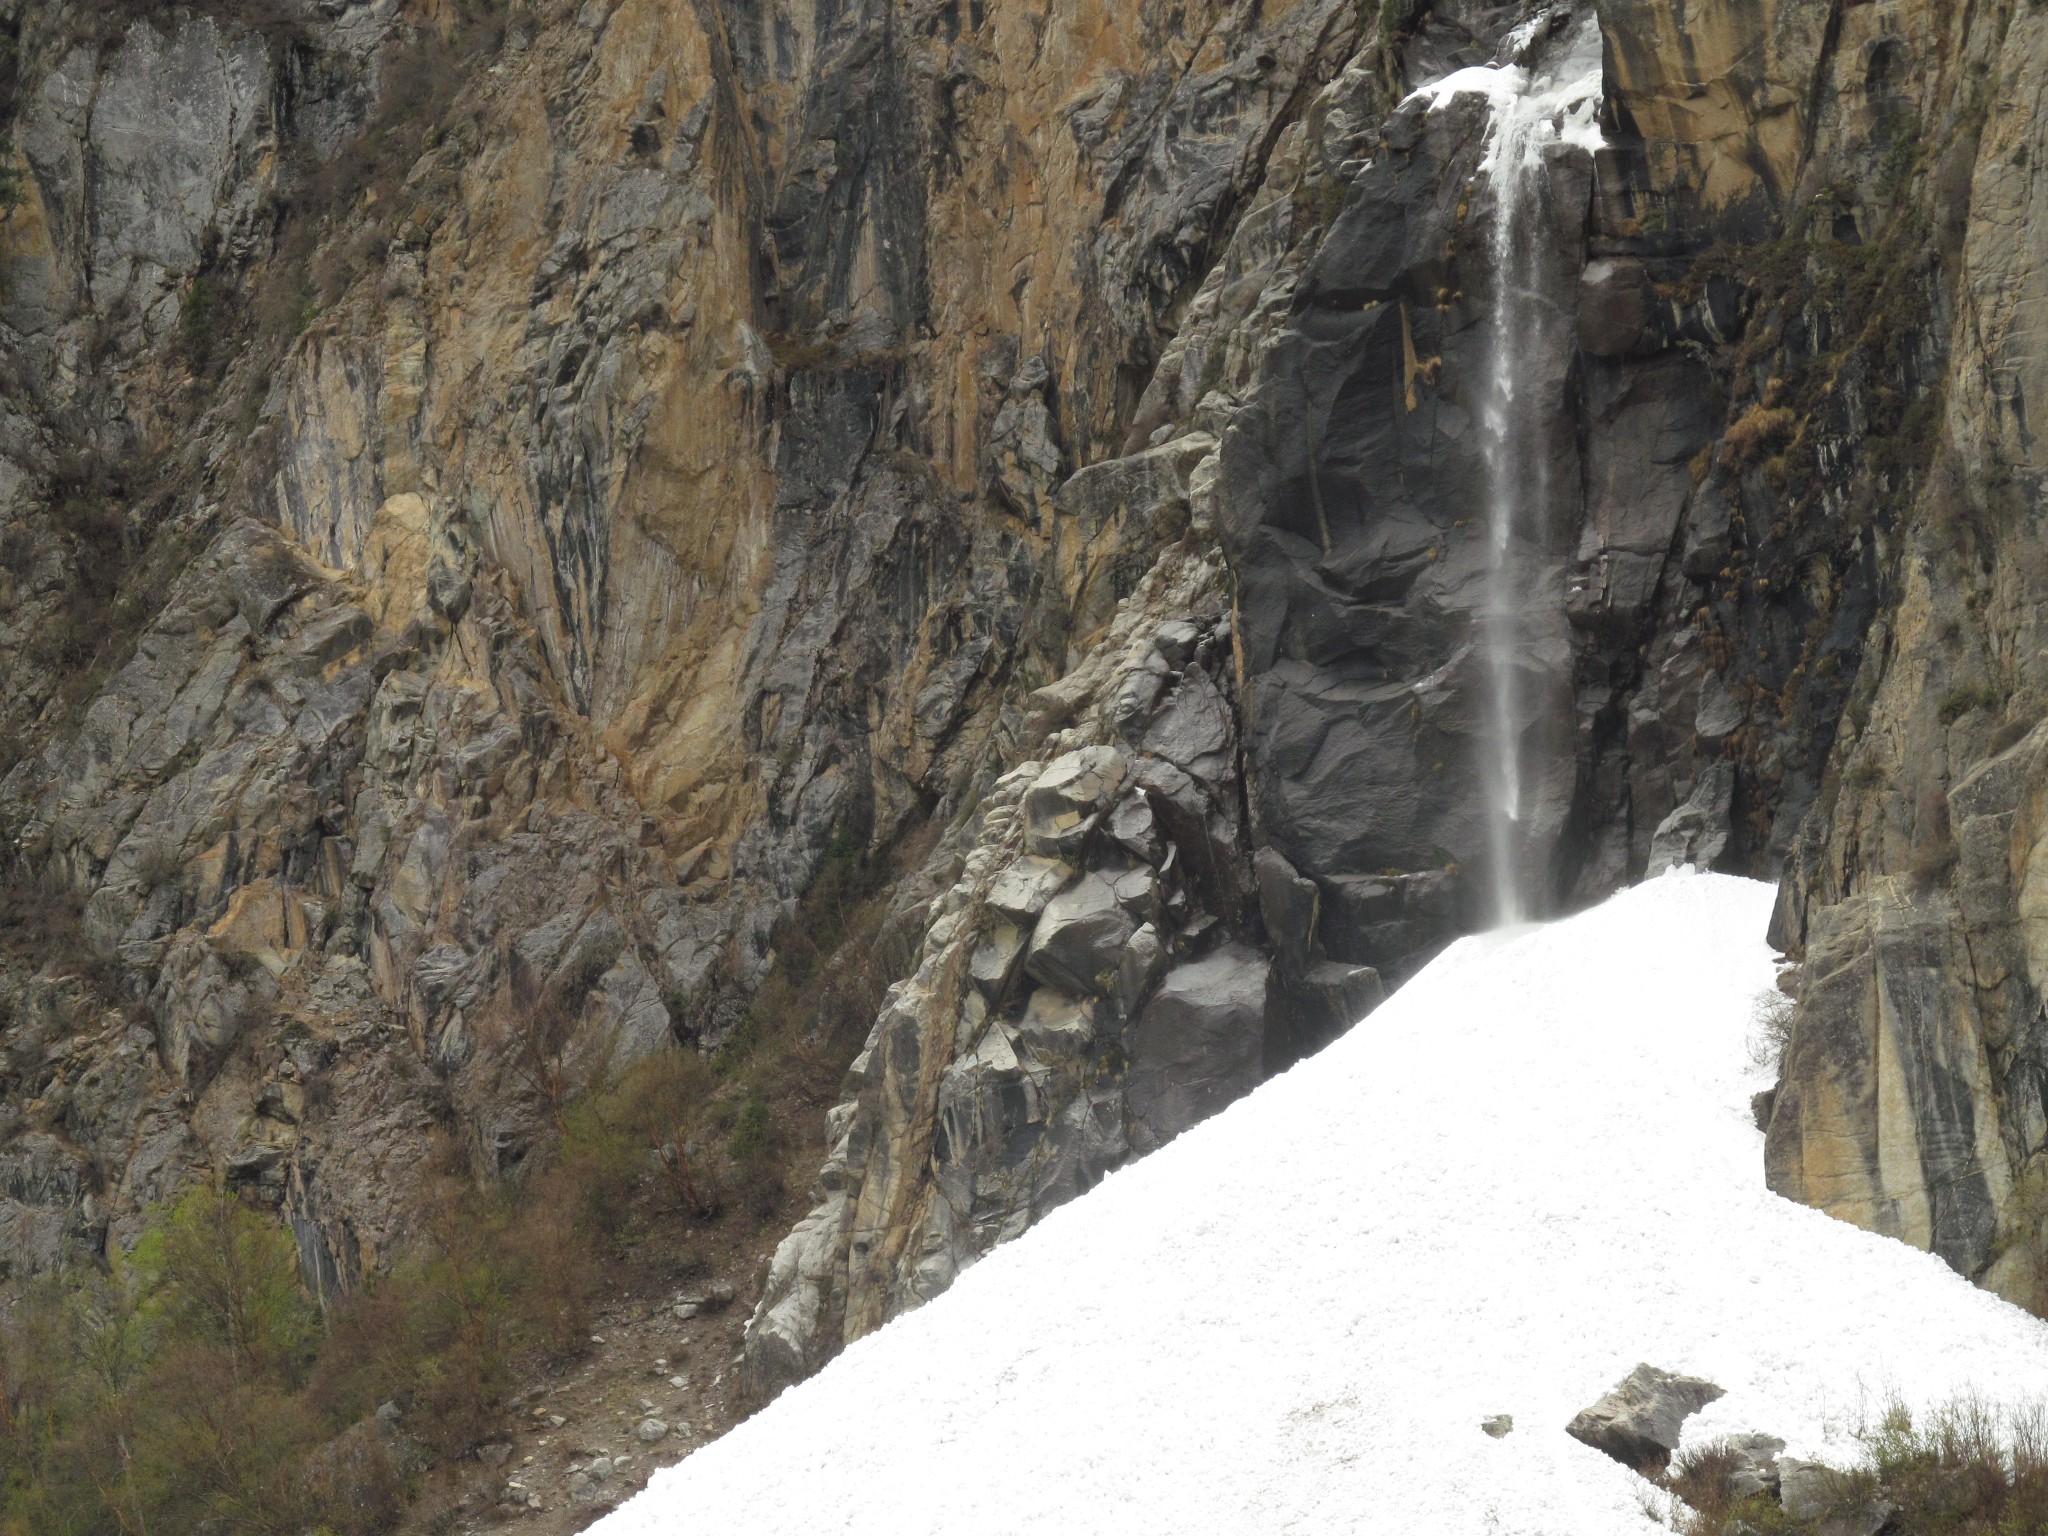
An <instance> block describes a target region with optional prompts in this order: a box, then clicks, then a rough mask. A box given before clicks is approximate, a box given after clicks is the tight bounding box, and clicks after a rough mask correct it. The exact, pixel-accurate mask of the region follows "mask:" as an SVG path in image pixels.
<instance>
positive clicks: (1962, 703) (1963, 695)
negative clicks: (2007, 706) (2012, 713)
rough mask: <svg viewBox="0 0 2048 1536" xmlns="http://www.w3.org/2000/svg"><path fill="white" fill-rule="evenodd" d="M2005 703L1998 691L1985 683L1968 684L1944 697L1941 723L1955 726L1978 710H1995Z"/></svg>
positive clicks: (1951, 690)
mask: <svg viewBox="0 0 2048 1536" xmlns="http://www.w3.org/2000/svg"><path fill="white" fill-rule="evenodd" d="M2004 702H2005V701H2004V700H2003V699H2002V698H2000V697H1999V695H1998V691H1997V690H1996V689H1994V688H1992V687H1990V686H1989V685H1988V684H1985V683H1967V684H1965V685H1964V686H1962V687H1960V688H1951V689H1950V690H1949V691H1948V692H1947V693H1945V694H1943V695H1942V699H1941V710H1940V714H1941V723H1942V724H1943V725H1954V724H1955V723H1956V722H1957V721H1958V720H1960V719H1962V718H1963V716H1965V715H1968V714H1974V713H1976V712H1977V711H1978V710H1980V709H1982V710H1995V709H1997V708H1998V707H1999V706H2000V705H2001V704H2003V703H2004Z"/></svg>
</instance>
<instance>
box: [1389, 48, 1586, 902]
mask: <svg viewBox="0 0 2048 1536" xmlns="http://www.w3.org/2000/svg"><path fill="white" fill-rule="evenodd" d="M1556 20H1557V13H1555V12H1544V13H1542V14H1539V15H1538V16H1536V17H1534V18H1533V19H1531V20H1530V21H1527V22H1524V23H1523V24H1522V25H1521V26H1519V27H1517V28H1516V29H1515V30H1514V32H1513V33H1511V34H1510V35H1509V37H1508V39H1507V41H1506V42H1505V43H1504V44H1503V45H1502V48H1501V56H1502V57H1503V58H1504V59H1505V60H1506V61H1507V62H1505V63H1501V64H1497V65H1490V66H1481V67H1477V68H1472V69H1461V70H1459V71H1457V72H1456V73H1454V74H1451V75H1448V76H1446V77H1445V78H1444V79H1442V80H1440V81H1438V82H1436V83H1435V84H1434V85H1430V86H1425V87H1424V88H1423V89H1422V90H1421V91H1418V92H1416V93H1415V94H1416V95H1418V96H1422V97H1425V98H1426V99H1427V100H1428V101H1429V104H1430V106H1431V108H1432V109H1434V108H1435V107H1436V106H1438V105H1440V104H1441V103H1443V102H1445V101H1448V100H1450V99H1451V98H1453V97H1456V96H1462V95H1466V94H1480V95H1484V96H1485V97H1486V98H1487V102H1488V121H1487V129H1486V140H1485V151H1484V155H1483V158H1482V159H1481V160H1480V162H1479V181H1480V182H1481V183H1482V184H1483V185H1484V186H1485V188H1486V189H1487V191H1488V192H1489V193H1490V194H1491V195H1490V197H1489V198H1487V199H1486V200H1485V201H1486V202H1487V203H1490V204H1491V208H1492V227H1491V229H1490V231H1489V238H1488V241H1487V252H1488V256H1489V258H1490V261H1491V264H1492V268H1493V271H1492V283H1493V312H1492V316H1491V322H1490V328H1489V334H1488V345H1487V351H1486V377H1485V379H1484V380H1483V382H1482V383H1481V386H1480V390H1479V399H1480V404H1479V411H1478V417H1479V428H1480V442H1481V451H1482V454H1483V457H1484V460H1485V467H1486V498H1487V506H1486V534H1487V544H1486V590H1485V597H1484V606H1483V608H1482V610H1481V613H1480V622H1479V643H1480V647H1481V651H1482V656H1483V660H1484V670H1485V675H1486V694H1487V696H1486V709H1485V729H1484V733H1483V736H1484V750H1485V752H1486V754H1487V757H1488V761H1487V763H1486V765H1485V771H1484V773H1483V776H1482V783H1483V786H1484V793H1485V797H1486V803H1485V815H1486V828H1487V850H1486V852H1487V863H1488V866H1489V869H1488V875H1489V878H1490V882H1491V886H1492V890H1491V895H1492V905H1493V913H1492V916H1493V919H1494V921H1495V922H1497V923H1501V924H1507V923H1518V922H1522V921H1524V920H1525V919H1526V918H1528V917H1530V916H1531V915H1532V912H1531V907H1532V902H1531V893H1530V890H1529V886H1530V879H1529V873H1530V865H1531V863H1532V859H1531V850H1530V849H1528V847H1527V846H1526V842H1527V836H1526V833H1525V831H1524V821H1523V813H1524V809H1525V806H1524V795H1523V771H1522V737H1523V734H1524V732H1525V731H1526V729H1527V727H1528V726H1529V724H1530V723H1531V722H1530V719H1529V714H1530V711H1531V708H1532V704H1531V700H1530V699H1529V698H1528V697H1527V696H1526V695H1527V693H1528V690H1526V689H1525V688H1524V687H1523V686H1522V682H1521V679H1522V667H1523V655H1522V653H1523V651H1524V649H1525V647H1526V645H1527V643H1528V640H1529V635H1528V632H1527V625H1526V622H1525V617H1524V613H1525V607H1526V604H1527V602H1528V600H1529V599H1530V597H1531V595H1532V594H1531V592H1530V590H1529V588H1530V581H1529V573H1530V572H1531V571H1532V569H1534V568H1535V567H1536V566H1537V564H1538V563H1539V561H1538V556H1539V554H1540V545H1541V542H1542V539H1543V535H1544V530H1545V528H1546V527H1547V524H1548V503H1549V492H1550V486H1549V452H1548V448H1547V444H1546V432H1545V427H1544V423H1545V419H1546V416H1547V415H1548V413H1550V412H1552V411H1555V410H1557V409H1558V408H1560V407H1561V405H1562V401H1559V400H1552V399H1548V398H1544V397H1543V396H1542V394H1541V392H1540V391H1538V390H1535V389H1532V388H1530V387H1529V384H1530V381H1532V380H1540V379H1541V378H1543V377H1544V373H1545V370H1544V368H1543V367H1542V366H1541V364H1542V361H1543V359H1542V357H1541V356H1540V355H1539V349H1541V348H1545V347H1551V346H1556V345H1559V344H1561V343H1560V341H1559V340H1558V338H1557V331H1558V326H1557V324H1556V323H1555V321H1556V316H1557V314H1558V305H1557V303H1556V301H1555V300H1554V299H1553V298H1550V297H1547V296H1546V295H1545V294H1544V292H1543V291H1542V290H1543V284H1542V280H1541V277H1542V272H1543V269H1544V264H1545V259H1546V255H1547V253H1548V252H1550V251H1552V250H1554V248H1555V243H1556V240H1557V237H1558V232H1557V226H1556V222H1555V219H1554V217H1553V213H1552V209H1551V206H1550V199H1549V196H1548V187H1549V177H1548V172H1547V157H1548V155H1549V153H1550V151H1551V149H1552V147H1553V146H1560V145H1568V146H1572V147H1574V148H1578V149H1581V150H1584V151H1588V152H1590V151H1591V150H1592V149H1594V148H1597V147H1598V146H1599V144H1600V129H1599V124H1598V120H1597V119H1598V115H1599V110H1600V86H1601V73H1600V55H1601V45H1600V29H1599V24H1598V22H1597V20H1596V19H1595V18H1594V17H1593V16H1591V15H1588V16H1585V17H1583V18H1582V19H1580V20H1578V21H1576V22H1574V23H1571V24H1570V30H1569V35H1568V39H1567V41H1566V42H1565V45H1564V46H1563V47H1562V48H1561V49H1559V48H1552V49H1549V50H1548V51H1549V52H1550V53H1551V54H1552V55H1554V56H1553V57H1550V58H1542V57H1540V55H1542V54H1543V53H1544V52H1545V39H1546V38H1547V36H1548V35H1549V34H1551V33H1552V32H1554V31H1555V30H1557V27H1556V25H1555V23H1556Z"/></svg>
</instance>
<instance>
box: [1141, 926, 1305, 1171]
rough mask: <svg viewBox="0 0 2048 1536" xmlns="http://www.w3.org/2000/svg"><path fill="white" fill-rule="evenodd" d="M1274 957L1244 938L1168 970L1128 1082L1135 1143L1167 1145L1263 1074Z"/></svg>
mask: <svg viewBox="0 0 2048 1536" xmlns="http://www.w3.org/2000/svg"><path fill="white" fill-rule="evenodd" d="M1269 968H1270V967H1269V963H1268V962H1267V961H1266V959H1265V958H1264V957H1263V956H1261V955H1259V954H1258V953H1256V952H1255V951H1253V950H1251V949H1248V948H1246V947H1245V946H1244V945H1242V944H1225V945H1223V946H1221V947H1220V948H1218V949H1217V950H1215V951H1214V952H1213V953H1211V954H1208V955H1204V956H1203V957H1202V958H1201V959H1199V960H1195V961H1191V962H1189V963H1188V964H1185V965H1177V966H1175V967H1174V968H1173V969H1172V970H1171V971H1168V972H1167V973H1166V979H1165V980H1164V981H1162V982H1160V983H1159V990H1158V991H1156V992H1154V993H1153V994H1152V1000H1151V1001H1150V1002H1149V1003H1147V1004H1146V1005H1145V1011H1144V1012H1143V1013H1142V1014H1140V1015H1139V1016H1138V1029H1137V1037H1136V1039H1135V1041H1134V1043H1133V1045H1132V1048H1131V1072H1130V1077H1129V1079H1128V1080H1127V1083H1126V1088H1125V1098H1126V1102H1127V1103H1128V1104H1129V1106H1130V1112H1131V1121H1132V1134H1131V1142H1132V1145H1133V1146H1135V1147H1136V1148H1137V1149H1138V1150H1139V1151H1141V1152H1149V1151H1151V1150H1152V1149H1153V1148H1155V1147H1159V1146H1163V1145H1165V1144H1166V1143H1167V1142H1169V1141H1171V1140H1172V1139H1173V1138H1174V1137H1176V1136H1178V1135H1179V1134H1180V1133H1181V1132H1182V1131H1184V1130H1186V1129H1187V1128H1188V1127H1189V1126H1191V1125H1194V1124H1196V1123H1197V1122H1198V1121H1202V1120H1206V1119H1208V1118H1209V1117H1210V1116H1211V1115H1213V1114H1215V1113H1216V1112H1217V1111H1218V1110H1219V1109H1222V1108H1223V1107H1224V1106H1225V1105H1227V1104H1229V1103H1231V1102H1232V1101H1233V1100H1235V1099H1238V1098H1242V1097H1243V1096H1244V1095H1245V1094H1247V1093H1249V1092H1250V1091H1251V1090H1252V1089H1254V1088H1256V1087H1257V1086H1258V1085H1259V1080H1260V1078H1261V1077H1262V1076H1263V1075H1264V1066H1265V1033H1266V977H1267V971H1268V970H1269Z"/></svg>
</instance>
